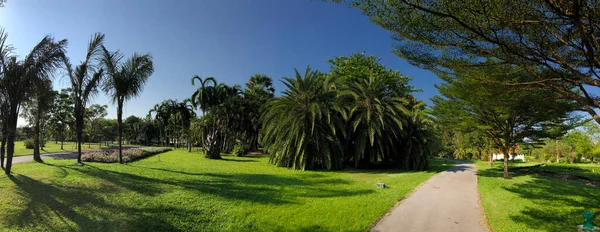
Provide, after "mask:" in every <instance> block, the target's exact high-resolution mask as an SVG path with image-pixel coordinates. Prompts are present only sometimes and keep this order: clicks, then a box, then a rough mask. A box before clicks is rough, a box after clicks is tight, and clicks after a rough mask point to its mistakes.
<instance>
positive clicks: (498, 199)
mask: <svg viewBox="0 0 600 232" xmlns="http://www.w3.org/2000/svg"><path fill="white" fill-rule="evenodd" d="M501 165H502V164H501V163H499V162H497V163H495V164H494V167H489V165H488V163H486V162H477V168H478V175H479V176H478V178H479V191H480V193H481V198H482V204H483V207H484V209H485V214H486V217H487V221H488V223H489V225H490V227H491V228H492V229H493V231H495V232H501V231H515V232H516V231H519V232H520V231H576V230H577V229H576V226H577V225H579V224H582V223H583V217H582V215H581V214H582V213H583V212H584V211H591V212H593V213H594V214H598V213H599V211H600V188H596V187H589V186H586V185H585V182H583V181H565V180H563V179H560V178H553V177H548V176H543V175H538V174H528V173H521V172H517V173H514V172H513V173H511V174H512V176H513V178H512V179H504V178H502V169H501V167H502V166H501ZM531 165H532V164H527V163H525V164H517V165H514V167H516V166H520V167H521V168H522V167H523V166H531ZM552 166H553V165H550V166H549V167H552ZM534 168H535V167H534ZM552 168H555V169H556V170H559V169H560V170H563V171H564V169H565V167H561V166H558V165H557V166H555V167H552ZM571 168H574V169H577V168H580V167H579V166H576V167H571ZM599 222H600V220H596V224H598V223H599Z"/></svg>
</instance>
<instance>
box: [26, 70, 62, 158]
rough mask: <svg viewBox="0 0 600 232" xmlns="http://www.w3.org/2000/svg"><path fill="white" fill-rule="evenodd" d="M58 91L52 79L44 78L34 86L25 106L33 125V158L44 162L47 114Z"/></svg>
mask: <svg viewBox="0 0 600 232" xmlns="http://www.w3.org/2000/svg"><path fill="white" fill-rule="evenodd" d="M57 94H58V92H56V91H54V90H53V89H52V81H50V80H44V81H40V82H37V83H36V84H35V85H34V86H33V91H32V94H31V97H30V98H29V99H28V100H26V104H25V107H24V108H23V116H24V117H25V118H26V119H27V121H29V124H30V125H31V126H33V133H34V144H33V160H35V161H37V162H42V157H41V156H40V144H44V142H43V141H42V139H43V138H42V136H43V134H44V131H45V128H46V124H47V122H48V117H47V114H48V113H49V111H50V108H51V107H52V106H53V103H54V98H55V97H56V95H57Z"/></svg>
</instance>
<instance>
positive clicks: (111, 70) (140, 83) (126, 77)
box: [102, 47, 154, 163]
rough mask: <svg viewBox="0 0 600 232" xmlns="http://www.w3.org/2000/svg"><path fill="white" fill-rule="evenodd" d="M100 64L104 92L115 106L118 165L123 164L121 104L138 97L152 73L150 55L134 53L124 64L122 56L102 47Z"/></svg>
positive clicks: (152, 67)
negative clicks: (103, 77) (104, 78)
mask: <svg viewBox="0 0 600 232" xmlns="http://www.w3.org/2000/svg"><path fill="white" fill-rule="evenodd" d="M102 51H103V57H102V62H103V64H104V66H105V68H106V71H107V74H108V79H107V81H106V83H105V85H104V91H105V92H107V93H108V94H109V96H110V97H111V101H112V103H113V104H114V103H116V104H117V131H118V134H119V163H123V147H122V144H123V127H122V124H123V104H124V103H125V101H128V100H130V99H132V98H134V97H137V96H139V95H140V94H141V93H142V90H143V89H144V85H145V84H146V81H148V77H150V75H152V73H153V72H154V66H153V65H152V56H150V54H143V55H142V54H137V53H134V54H133V55H132V56H131V57H130V58H129V59H127V60H126V61H125V62H124V63H121V62H120V61H121V59H122V58H123V56H122V55H121V54H120V53H119V52H118V51H117V52H113V53H111V52H109V51H108V50H106V48H104V47H102Z"/></svg>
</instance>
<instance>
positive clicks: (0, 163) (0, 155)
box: [0, 119, 8, 168]
mask: <svg viewBox="0 0 600 232" xmlns="http://www.w3.org/2000/svg"><path fill="white" fill-rule="evenodd" d="M7 127H8V120H7V119H5V120H3V122H2V142H1V144H0V167H2V168H4V154H5V153H4V152H5V151H6V139H7V134H6V133H7Z"/></svg>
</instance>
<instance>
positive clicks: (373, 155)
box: [261, 54, 437, 170]
mask: <svg viewBox="0 0 600 232" xmlns="http://www.w3.org/2000/svg"><path fill="white" fill-rule="evenodd" d="M332 63H334V65H333V67H332V73H331V74H319V73H318V72H311V71H309V70H307V72H306V74H305V76H304V77H302V76H301V75H299V74H298V72H296V77H295V78H286V79H285V80H284V84H285V85H286V87H287V88H288V89H287V90H286V91H284V92H283V96H281V97H279V98H276V99H275V100H273V101H271V102H270V103H269V104H267V107H266V108H265V111H264V114H263V118H262V120H263V122H264V124H263V132H264V133H263V136H262V140H261V143H262V144H263V145H264V146H265V148H267V150H268V151H269V152H271V162H273V163H274V164H276V165H279V166H285V167H291V168H295V169H302V170H304V169H339V168H342V167H344V166H350V167H355V168H372V167H397V168H402V169H411V170H422V169H425V168H427V164H428V157H429V156H430V155H431V153H432V151H431V150H430V149H429V147H430V146H432V145H434V144H435V141H436V139H437V138H436V137H435V136H434V135H433V133H432V124H431V122H430V121H429V116H428V115H427V113H426V112H425V111H424V105H423V103H422V102H416V101H415V100H414V98H413V97H412V96H410V91H412V87H411V86H408V85H407V83H408V82H407V78H406V77H404V76H401V75H399V74H398V73H397V72H395V71H391V70H387V69H385V67H383V66H382V65H380V64H378V63H377V59H375V58H373V57H365V56H364V55H363V54H355V55H354V56H352V57H350V58H347V57H338V58H336V59H335V60H333V61H332Z"/></svg>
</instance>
